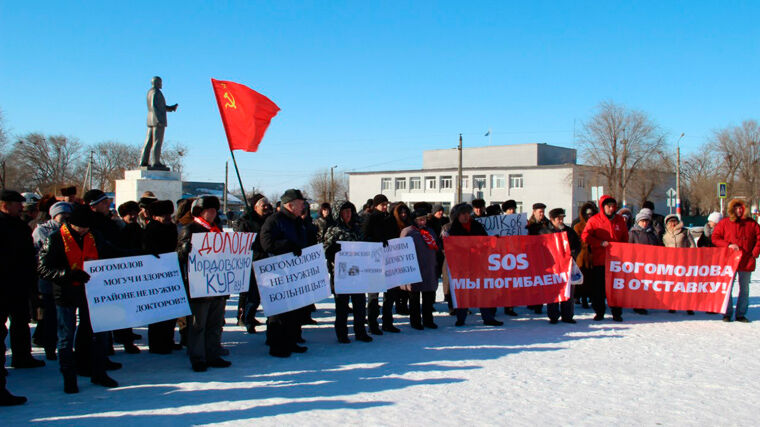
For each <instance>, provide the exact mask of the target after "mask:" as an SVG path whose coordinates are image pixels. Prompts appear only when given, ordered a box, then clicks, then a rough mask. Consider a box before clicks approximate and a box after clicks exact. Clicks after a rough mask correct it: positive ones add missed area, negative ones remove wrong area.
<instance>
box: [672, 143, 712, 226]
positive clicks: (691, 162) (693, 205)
mask: <svg viewBox="0 0 760 427" xmlns="http://www.w3.org/2000/svg"><path fill="white" fill-rule="evenodd" d="M720 176H721V165H720V162H719V161H718V158H717V156H716V153H715V149H714V148H713V145H712V144H711V143H709V142H708V143H707V144H704V145H703V146H702V147H701V148H700V149H699V150H698V151H697V152H694V153H691V154H690V155H688V156H686V157H685V158H684V159H683V160H682V161H681V188H682V192H683V194H684V196H683V197H682V199H683V200H682V202H688V203H685V204H688V206H689V208H690V209H689V213H691V214H693V215H705V214H708V213H710V212H712V211H713V210H716V209H717V207H718V199H717V197H716V189H717V183H718V182H720V181H721V178H720ZM692 209H693V210H692Z"/></svg>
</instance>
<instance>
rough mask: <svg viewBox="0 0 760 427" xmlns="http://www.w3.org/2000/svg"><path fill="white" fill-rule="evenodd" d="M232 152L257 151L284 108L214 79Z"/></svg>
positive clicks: (251, 91) (218, 103)
mask: <svg viewBox="0 0 760 427" xmlns="http://www.w3.org/2000/svg"><path fill="white" fill-rule="evenodd" d="M211 85H212V86H213V87H214V95H215V96H216V103H217V105H218V106H219V114H221V115H222V123H223V124H224V131H225V132H226V133H227V142H228V143H229V144H230V150H243V151H256V150H258V148H259V143H260V142H261V139H262V138H264V133H265V132H266V131H267V127H269V122H270V121H271V120H272V117H274V116H276V115H277V112H278V111H280V107H278V106H277V104H275V103H274V102H272V101H271V100H270V99H269V98H267V97H266V96H264V95H262V94H260V93H258V92H256V91H255V90H253V89H251V88H249V87H247V86H243V85H241V84H239V83H235V82H227V81H223V80H214V79H211Z"/></svg>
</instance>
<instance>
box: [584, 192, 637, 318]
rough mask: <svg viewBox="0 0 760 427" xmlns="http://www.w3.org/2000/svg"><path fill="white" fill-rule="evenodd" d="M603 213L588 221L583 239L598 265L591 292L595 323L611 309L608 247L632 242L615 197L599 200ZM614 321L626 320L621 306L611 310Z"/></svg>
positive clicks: (592, 272)
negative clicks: (607, 291)
mask: <svg viewBox="0 0 760 427" xmlns="http://www.w3.org/2000/svg"><path fill="white" fill-rule="evenodd" d="M599 206H601V211H600V212H599V213H597V214H596V215H594V216H592V217H591V218H589V219H588V222H587V223H586V227H585V228H584V229H583V234H582V235H581V239H582V240H583V241H584V242H586V244H587V245H588V246H589V248H590V249H591V256H592V261H593V264H594V267H593V269H592V270H591V275H592V281H593V289H592V290H591V293H592V294H591V306H592V307H593V308H594V311H595V312H596V316H594V320H596V321H599V320H602V319H604V312H605V311H606V310H607V304H606V303H605V291H604V290H605V284H604V283H605V282H604V280H605V271H604V268H605V263H606V257H607V255H606V254H607V247H608V246H609V244H610V242H628V227H626V224H625V219H623V217H621V216H620V215H617V214H616V212H617V201H616V200H615V199H614V198H612V197H611V196H608V195H606V194H605V195H604V196H602V197H601V198H599ZM610 311H611V312H612V320H614V321H616V322H622V321H623V309H622V308H620V307H610Z"/></svg>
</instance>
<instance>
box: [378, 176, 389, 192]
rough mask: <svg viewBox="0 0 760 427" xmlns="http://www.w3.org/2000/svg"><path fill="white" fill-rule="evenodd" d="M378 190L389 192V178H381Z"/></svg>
mask: <svg viewBox="0 0 760 427" xmlns="http://www.w3.org/2000/svg"><path fill="white" fill-rule="evenodd" d="M380 189H381V190H390V189H391V179H390V178H381V179H380Z"/></svg>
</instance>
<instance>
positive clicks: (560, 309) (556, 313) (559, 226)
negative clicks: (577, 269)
mask: <svg viewBox="0 0 760 427" xmlns="http://www.w3.org/2000/svg"><path fill="white" fill-rule="evenodd" d="M549 222H550V224H549V231H550V232H551V233H566V234H567V240H568V242H569V243H570V255H571V256H572V257H573V258H575V257H576V256H577V255H578V252H580V250H581V239H580V237H578V234H577V233H576V232H575V230H573V229H572V228H571V227H569V226H567V225H565V210H564V209H562V208H555V209H552V210H550V211H549ZM540 234H546V233H540ZM571 288H572V287H571ZM546 313H547V314H548V315H549V323H551V324H552V325H554V324H556V323H558V322H559V318H560V315H561V316H562V321H563V322H564V323H576V322H575V320H573V315H574V314H575V300H574V299H573V296H572V295H570V298H568V299H567V301H564V302H561V303H559V302H553V303H550V304H546Z"/></svg>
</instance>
